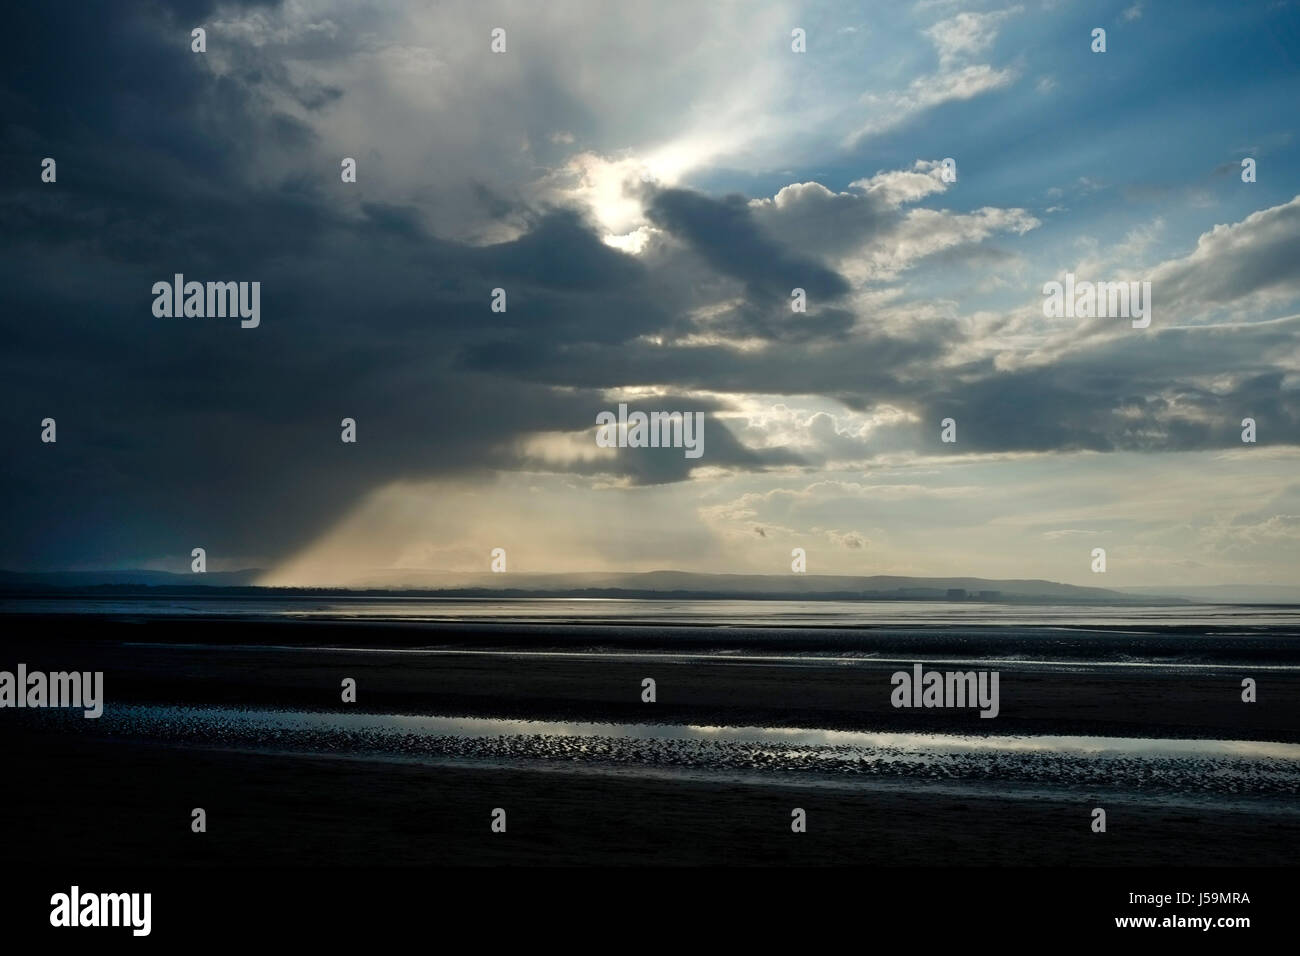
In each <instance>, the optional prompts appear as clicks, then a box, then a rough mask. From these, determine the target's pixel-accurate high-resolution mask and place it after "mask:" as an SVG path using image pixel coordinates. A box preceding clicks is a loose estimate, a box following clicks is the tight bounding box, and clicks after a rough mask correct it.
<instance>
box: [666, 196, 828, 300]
mask: <svg viewBox="0 0 1300 956" xmlns="http://www.w3.org/2000/svg"><path fill="white" fill-rule="evenodd" d="M648 215H649V218H650V220H651V221H652V222H653V223H655V224H656V225H658V226H660V227H661V228H663V229H665V230H667V231H668V232H670V233H672V234H673V235H674V236H677V237H679V238H681V239H683V240H684V241H686V242H687V243H689V244H690V245H691V247H692V248H694V249H695V250H696V251H697V252H698V253H699V255H700V256H702V257H703V258H704V259H705V261H707V262H708V263H709V264H710V265H712V266H713V267H714V268H716V269H717V270H718V271H720V272H722V273H724V274H726V275H729V276H732V277H734V278H737V279H740V280H742V281H743V282H744V283H745V285H746V287H747V288H748V290H749V291H750V293H751V295H753V296H754V297H755V298H758V299H760V300H762V299H783V300H784V301H785V302H786V303H787V304H788V303H789V300H790V290H791V289H794V288H802V289H804V290H805V291H807V293H808V294H809V295H810V296H815V297H817V298H819V299H820V298H836V297H839V296H842V295H844V294H845V293H847V292H848V291H849V284H848V282H847V281H845V279H844V278H843V277H842V276H840V275H839V274H838V273H836V272H835V271H834V270H832V269H828V268H827V267H825V266H823V265H821V264H820V263H817V262H814V261H812V260H810V259H806V258H804V257H802V256H799V255H797V254H795V253H792V252H790V251H788V250H787V249H785V248H784V247H783V246H781V245H779V244H778V243H776V242H775V241H773V240H772V239H770V238H768V237H767V236H766V235H765V234H764V232H763V231H762V229H761V228H760V227H759V225H758V224H757V223H756V222H755V221H754V216H753V212H752V211H751V210H750V207H749V204H748V202H747V201H746V199H745V198H744V197H743V196H727V197H726V198H724V199H710V198H709V197H707V196H703V195H701V194H699V193H696V192H692V191H690V190H686V189H663V190H660V191H658V192H657V193H655V194H654V196H653V199H652V200H651V203H650V208H649V212H648Z"/></svg>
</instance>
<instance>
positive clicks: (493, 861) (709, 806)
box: [0, 739, 1300, 866]
mask: <svg viewBox="0 0 1300 956" xmlns="http://www.w3.org/2000/svg"><path fill="white" fill-rule="evenodd" d="M22 746H23V749H22V750H20V752H19V759H20V760H21V761H22V763H23V765H24V766H26V767H28V769H29V772H28V773H25V774H24V783H23V786H21V787H10V788H8V789H7V794H6V812H5V814H4V815H3V817H2V818H0V819H2V820H3V822H2V823H0V843H2V844H3V846H4V847H5V848H6V858H7V859H8V860H9V861H10V862H11V863H15V862H20V861H36V862H39V863H42V864H48V863H49V862H50V861H52V860H58V861H59V862H60V863H61V864H62V865H66V866H76V865H82V864H84V865H98V864H106V865H122V864H135V865H148V866H154V865H160V866H161V865H190V864H192V865H232V866H262V865H310V866H316V865H321V866H325V865H361V864H394V865H506V864H529V865H534V864H538V865H568V864H584V865H585V864H602V865H622V864H627V865H632V864H637V865H640V864H655V865H694V864H732V865H767V864H795V865H828V864H871V865H911V864H916V865H928V866H963V865H970V866H988V865H1014V866H1026V865H1066V866H1069V865H1080V866H1106V865H1112V866H1113V865H1119V866H1129V865H1132V866H1158V865H1163V864H1189V865H1211V866H1217V865H1224V866H1239V865H1246V866H1257V865H1293V864H1294V862H1295V859H1296V854H1297V850H1300V817H1296V816H1294V815H1287V816H1277V817H1274V816H1261V815H1258V814H1256V813H1251V812H1238V811H1215V810H1212V809H1204V810H1190V809H1178V808H1169V807H1165V806H1155V805H1149V804H1146V803H1144V802H1143V801H1140V800H1129V801H1124V800H1120V799H1113V798H1105V797H1102V798H1101V799H1104V801H1105V805H1106V806H1107V807H1108V809H1109V814H1110V816H1109V820H1110V825H1109V828H1108V832H1107V833H1105V834H1094V833H1092V832H1090V830H1089V827H1088V811H1089V810H1090V809H1091V807H1092V806H1094V805H1095V804H1094V803H1093V802H1092V801H1093V800H1096V799H1099V795H1097V794H1084V793H1081V794H1080V795H1079V797H1078V799H1077V800H1038V799H1028V798H1025V799H1021V798H1017V797H1015V796H1012V795H1010V794H1008V795H1007V796H1006V797H987V796H965V797H961V796H953V795H947V794H931V793H928V792H926V791H924V790H894V791H884V790H874V789H866V788H860V787H852V786H848V787H844V788H842V789H840V788H825V787H798V786H789V785H784V784H782V783H781V782H780V781H778V780H769V781H767V782H765V783H737V782H725V783H716V784H715V783H709V782H701V781H699V780H690V779H675V778H671V779H655V778H652V777H645V776H631V775H629V776H621V775H609V774H590V773H583V772H570V771H566V770H565V769H563V768H554V769H546V770H533V771H526V770H510V769H500V768H493V769H475V768H473V767H465V768H450V767H424V766H416V765H410V764H403V763H389V762H372V761H363V760H353V759H346V758H337V759H335V758H323V757H288V756H280V755H270V754H236V753H222V752H214V751H206V750H195V749H190V750H181V749H174V748H163V747H150V746H147V745H140V744H134V743H113V744H111V745H92V746H85V745H79V744H77V743H76V742H75V741H68V740H59V741H51V740H37V739H29V740H26V741H25V742H24V743H23V745H22ZM197 806H201V807H203V808H204V809H205V810H206V811H207V813H208V832H207V833H205V834H195V833H191V832H190V811H191V810H192V808H194V807H197ZM495 807H504V808H505V809H506V811H507V832H506V833H504V834H494V833H492V832H491V831H490V827H489V823H490V814H491V811H492V809H493V808H495ZM794 807H802V808H804V809H805V810H806V811H807V813H808V832H807V833H804V834H794V833H792V832H791V831H790V811H791V809H792V808H794Z"/></svg>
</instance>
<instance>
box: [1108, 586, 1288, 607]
mask: <svg viewBox="0 0 1300 956" xmlns="http://www.w3.org/2000/svg"><path fill="white" fill-rule="evenodd" d="M1119 590H1121V591H1123V592H1124V593H1125V594H1132V595H1137V596H1140V597H1143V598H1149V597H1165V598H1171V597H1175V598H1182V599H1183V600H1186V601H1194V602H1196V603H1198V604H1300V584H1213V585H1205V586H1199V587H1198V586H1195V585H1193V586H1191V587H1183V586H1180V585H1173V586H1171V587H1162V588H1120V589H1119Z"/></svg>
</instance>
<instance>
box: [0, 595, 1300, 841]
mask: <svg viewBox="0 0 1300 956" xmlns="http://www.w3.org/2000/svg"><path fill="white" fill-rule="evenodd" d="M9 622H10V623H11V624H12V625H14V626H12V627H11V628H10V629H9V630H10V633H11V635H12V636H10V637H9V638H7V640H6V654H7V655H8V659H11V660H13V661H22V662H24V663H25V664H26V665H27V666H28V667H29V668H38V667H39V668H44V669H46V670H48V671H59V670H65V669H68V670H71V669H75V670H79V671H102V672H103V674H104V688H105V690H104V695H105V698H106V701H105V708H104V715H103V717H101V718H99V719H86V718H84V717H82V716H81V714H80V713H79V712H76V711H71V710H54V709H45V710H35V709H30V710H12V711H7V712H6V713H4V714H3V715H0V716H3V718H4V719H5V720H6V721H7V722H8V725H9V730H11V731H12V733H11V734H10V735H9V736H10V739H11V740H12V741H13V742H14V748H15V749H16V751H17V753H18V755H19V760H20V762H21V765H22V766H23V767H24V768H25V771H26V773H25V777H26V780H27V781H28V783H27V785H25V786H24V787H23V788H21V789H18V790H15V791H13V792H12V793H11V795H10V799H11V806H12V809H13V811H14V812H12V813H10V814H8V815H7V817H6V820H7V823H6V831H7V832H5V834H4V840H5V845H6V846H7V847H8V848H10V849H11V850H12V851H13V854H14V858H16V859H19V860H21V859H25V858H26V859H40V858H42V855H43V854H54V855H56V856H57V857H58V858H60V859H63V860H66V861H68V862H77V861H82V862H85V863H87V864H110V865H122V864H127V863H132V862H138V861H139V860H140V859H141V858H148V859H151V860H156V861H157V862H158V863H160V864H161V863H166V864H175V865H191V864H192V865H197V866H202V865H263V864H265V865H282V864H304V865H316V864H321V865H325V864H331V865H333V864H339V865H361V864H429V863H435V864H446V865H477V864H483V865H497V864H525V865H592V864H620V863H626V864H633V863H636V864H645V863H659V864H664V865H700V864H735V865H766V864H771V863H793V864H812V865H855V864H862V865H930V866H934V865H945V866H946V865H963V864H965V865H985V866H986V865H1089V866H1107V865H1111V866H1136V865H1159V864H1164V863H1168V864H1182V865H1200V866H1217V865H1224V866H1226V865H1237V866H1252V865H1266V866H1267V865H1284V864H1287V863H1290V862H1291V861H1293V860H1294V858H1295V854H1296V851H1297V849H1300V810H1298V809H1297V804H1298V801H1297V800H1296V799H1295V798H1296V796H1297V795H1300V669H1297V667H1296V666H1295V662H1294V660H1293V659H1292V658H1293V653H1292V651H1291V650H1290V646H1291V642H1290V641H1288V640H1287V635H1286V634H1285V633H1279V630H1278V628H1276V627H1259V626H1255V625H1250V626H1248V627H1244V628H1242V629H1239V630H1238V632H1236V633H1224V632H1222V631H1216V633H1214V634H1202V635H1200V636H1199V638H1198V637H1197V636H1196V635H1190V636H1189V635H1188V634H1186V633H1184V632H1182V631H1180V632H1178V633H1176V634H1173V635H1170V634H1166V633H1163V632H1162V631H1161V630H1160V629H1159V628H1149V629H1148V632H1147V633H1145V634H1139V635H1137V636H1135V635H1133V634H1132V633H1128V632H1126V633H1123V634H1116V633H1114V632H1113V631H1107V630H1105V629H1101V630H1098V629H1096V628H1091V629H1076V630H1074V631H1069V632H1066V633H1054V634H1045V633H1044V632H1041V631H1040V630H1037V629H1035V628H1033V627H1030V628H1028V629H1025V628H1021V629H1019V630H1016V629H1008V628H1002V629H997V628H989V629H985V630H981V629H979V628H974V629H966V630H965V631H962V632H960V633H959V632H956V631H954V630H952V629H937V630H936V629H927V628H919V627H913V628H911V629H903V632H901V633H900V632H898V631H897V630H896V629H893V630H891V629H886V630H884V631H880V632H877V631H872V630H866V629H860V630H857V631H854V630H853V629H843V628H830V629H823V630H820V631H819V630H817V629H810V628H780V627H775V628H773V627H760V628H730V629H724V630H723V632H721V633H720V632H719V629H718V628H716V627H714V628H706V627H699V626H694V625H682V626H678V627H673V628H665V627H658V626H646V627H642V628H638V626H637V625H624V626H617V625H610V624H607V623H600V624H586V625H583V624H579V623H575V622H573V621H566V622H561V623H557V622H554V621H544V622H537V621H534V622H519V621H512V622H504V623H503V622H495V623H493V622H480V623H479V624H477V625H472V626H469V625H464V624H456V623H449V622H441V623H431V622H419V623H412V622H404V623H395V622H393V621H380V622H376V621H372V620H367V621H342V620H332V621H321V620H312V621H301V620H285V619H280V620H277V619H274V618H266V617H264V616H263V617H259V618H258V619H221V618H214V617H200V618H192V617H191V618H178V617H175V616H167V615H152V614H141V615H139V616H137V617H135V618H124V617H123V616H121V615H110V616H93V615H92V616H87V615H82V616H76V615H73V616H68V617H63V618H51V617H49V616H22V615H10V616H9ZM1121 646H1122V647H1123V648H1124V651H1123V652H1122V653H1121V652H1120V651H1119V650H1118V648H1119V647H1121ZM706 648H707V649H706ZM921 662H925V663H924V666H925V667H926V668H931V669H947V670H973V669H984V670H996V671H997V672H998V673H999V675H1000V698H1001V699H1000V707H999V709H998V713H997V716H996V718H995V719H983V718H981V717H980V716H979V712H978V710H976V709H974V708H948V707H936V708H899V707H895V706H893V705H892V704H891V676H892V675H894V674H897V673H898V672H900V671H910V670H911V669H912V667H913V666H914V664H916V663H921ZM1245 677H1250V678H1252V679H1254V680H1255V681H1256V682H1257V687H1258V700H1257V702H1255V703H1244V702H1243V701H1242V697H1241V695H1242V688H1241V682H1242V679H1243V678H1245ZM647 678H650V679H652V680H653V681H654V686H655V693H654V700H653V701H652V702H651V701H647V700H646V699H644V697H645V695H644V686H645V685H644V683H643V682H644V681H645V680H646V679H647ZM346 680H352V681H355V702H344V699H343V698H344V693H343V686H344V682H345V681H346ZM196 807H202V808H203V809H204V810H205V813H206V818H207V832H205V833H194V832H191V829H190V822H191V811H192V810H193V809H194V808H196ZM1096 808H1103V809H1104V810H1105V812H1106V830H1105V832H1094V830H1093V828H1092V823H1093V811H1094V810H1095V809H1096ZM496 809H504V810H505V812H506V819H507V823H506V830H505V832H504V833H498V832H493V830H492V829H491V826H490V824H491V814H492V812H493V811H494V810H496ZM796 809H800V810H803V811H804V817H805V820H806V830H805V831H804V832H795V831H794V830H792V826H791V823H792V819H793V817H792V814H793V812H794V811H795V810H796Z"/></svg>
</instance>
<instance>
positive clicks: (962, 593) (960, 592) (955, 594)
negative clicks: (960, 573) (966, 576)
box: [948, 588, 966, 601]
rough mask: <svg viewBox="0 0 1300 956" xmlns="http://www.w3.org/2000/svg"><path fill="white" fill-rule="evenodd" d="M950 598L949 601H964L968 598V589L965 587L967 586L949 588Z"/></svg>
mask: <svg viewBox="0 0 1300 956" xmlns="http://www.w3.org/2000/svg"><path fill="white" fill-rule="evenodd" d="M948 600H949V601H964V600H966V589H965V588H949V589H948Z"/></svg>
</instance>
